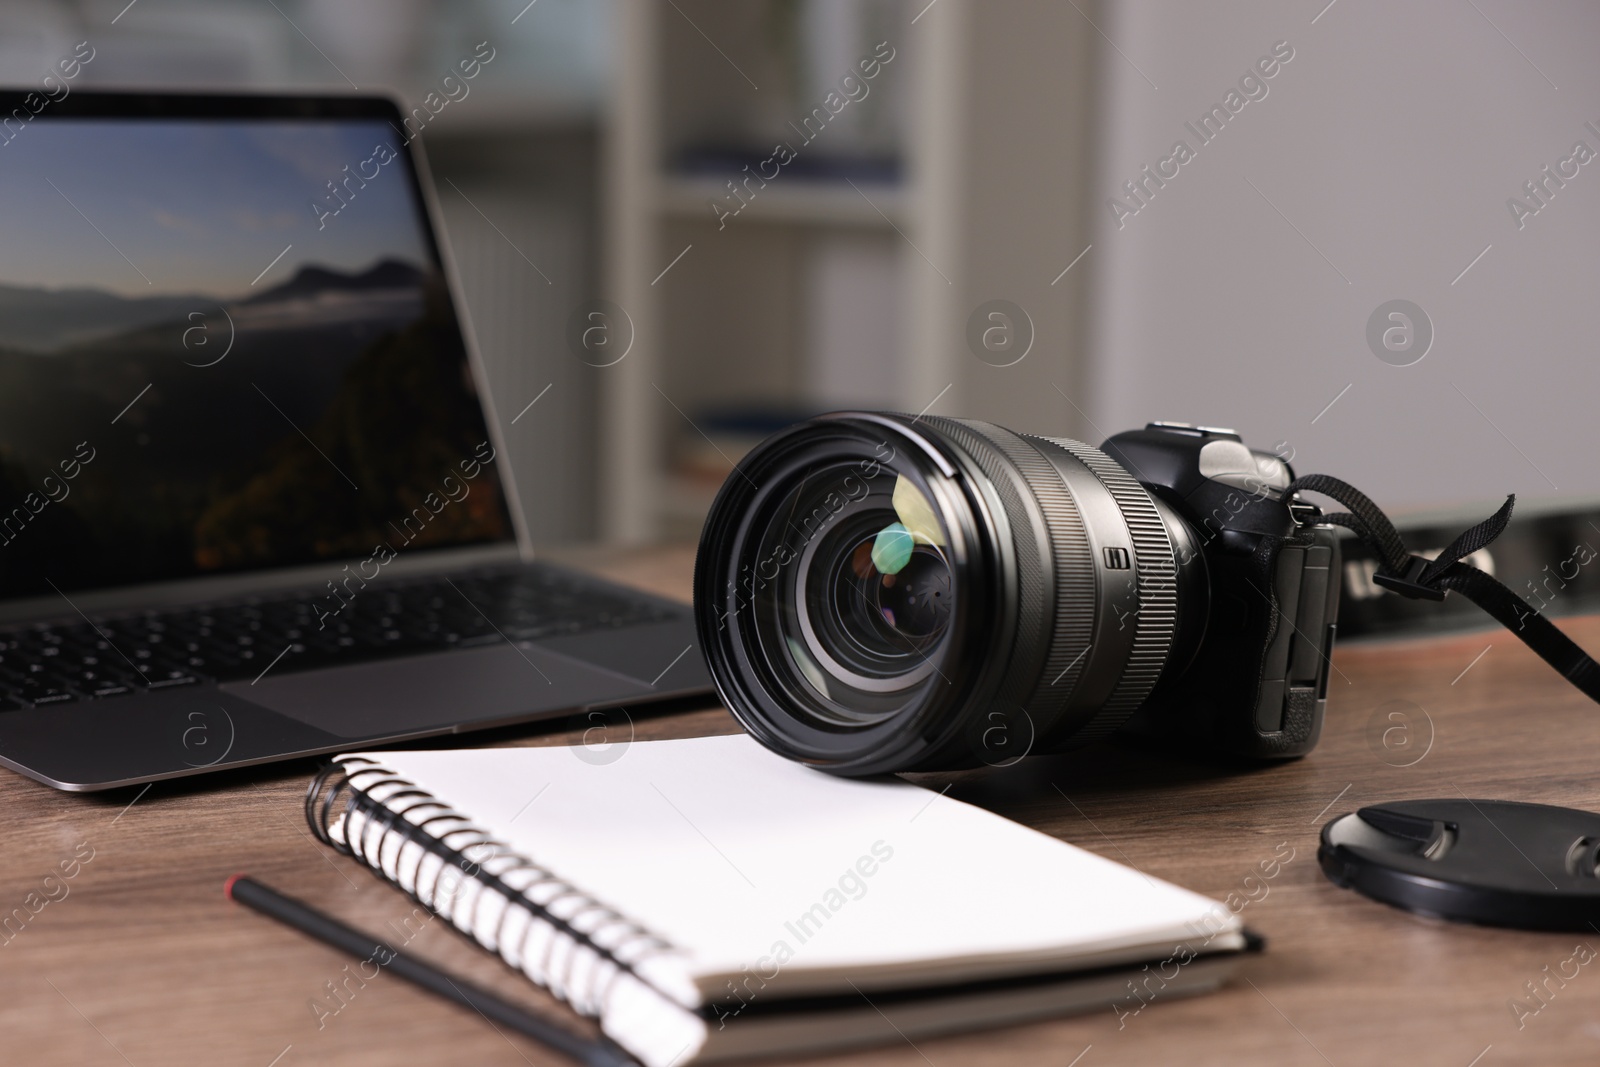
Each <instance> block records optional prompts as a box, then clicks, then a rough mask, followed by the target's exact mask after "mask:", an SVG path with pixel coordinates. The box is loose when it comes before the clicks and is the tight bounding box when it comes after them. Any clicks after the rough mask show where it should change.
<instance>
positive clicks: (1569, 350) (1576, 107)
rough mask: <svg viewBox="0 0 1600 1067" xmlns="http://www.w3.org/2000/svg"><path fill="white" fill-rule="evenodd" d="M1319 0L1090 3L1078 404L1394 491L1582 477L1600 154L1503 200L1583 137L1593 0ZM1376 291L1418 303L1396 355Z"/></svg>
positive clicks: (1597, 382) (1400, 499) (1449, 497)
mask: <svg viewBox="0 0 1600 1067" xmlns="http://www.w3.org/2000/svg"><path fill="white" fill-rule="evenodd" d="M1326 2H1327V0H1296V2H1294V3H1283V2H1281V0H1280V2H1274V3H1269V2H1265V0H1252V2H1234V3H1228V4H1226V5H1223V4H1212V3H1207V4H1203V5H1202V4H1194V3H1187V2H1184V3H1179V2H1168V3H1160V2H1154V0H1138V2H1132V3H1124V4H1108V5H1106V8H1105V9H1104V11H1103V17H1102V19H1101V21H1100V28H1101V29H1102V30H1104V32H1105V34H1106V36H1107V37H1108V38H1109V39H1110V41H1112V42H1114V44H1115V48H1116V49H1120V53H1121V54H1119V52H1118V51H1116V50H1114V49H1112V48H1111V47H1109V46H1105V45H1104V42H1102V47H1103V55H1102V56H1101V58H1100V73H1101V84H1102V86H1103V87H1104V89H1105V96H1104V97H1103V106H1102V113H1101V121H1102V127H1101V141H1100V156H1099V160H1098V173H1097V176H1096V178H1095V189H1094V195H1095V198H1096V201H1097V203H1098V204H1099V205H1100V208H1099V214H1098V216H1097V218H1098V220H1099V221H1098V222H1097V223H1096V227H1097V232H1096V233H1095V236H1094V250H1093V251H1092V252H1091V253H1090V256H1091V257H1093V260H1092V261H1090V260H1086V261H1085V265H1086V266H1087V265H1090V264H1091V262H1092V266H1093V269H1094V273H1095V282H1094V289H1093V292H1094V296H1093V299H1092V300H1091V301H1090V304H1091V308H1092V312H1091V314H1092V323H1091V338H1092V341H1091V345H1090V357H1091V358H1090V368H1091V377H1092V382H1093V388H1092V394H1091V395H1092V407H1091V409H1090V412H1089V413H1090V415H1091V416H1092V417H1093V419H1094V421H1095V423H1096V424H1097V425H1098V426H1099V427H1101V428H1102V429H1104V430H1105V431H1107V432H1114V431H1115V430H1117V429H1120V428H1123V427H1127V426H1133V425H1141V424H1143V423H1144V422H1146V421H1148V420H1150V419H1158V418H1159V419H1180V420H1185V421H1191V422H1201V423H1210V424H1218V425H1231V426H1235V427H1237V428H1238V429H1240V430H1241V431H1243V432H1245V433H1246V435H1247V436H1246V439H1247V440H1248V441H1250V442H1251V443H1252V444H1255V445H1256V447H1270V446H1272V445H1273V444H1274V443H1275V442H1278V441H1287V442H1289V443H1290V444H1291V445H1292V447H1293V448H1294V449H1295V451H1296V454H1297V458H1296V461H1295V465H1296V467H1297V469H1298V470H1299V471H1300V472H1301V473H1308V472H1311V471H1319V472H1325V473H1330V474H1336V475H1338V476H1340V477H1343V478H1345V479H1346V480H1348V481H1350V482H1352V483H1354V484H1355V485H1357V486H1359V487H1362V488H1364V489H1366V490H1368V491H1369V492H1370V493H1371V494H1372V495H1373V496H1375V497H1376V498H1377V499H1378V501H1379V502H1380V503H1381V504H1384V505H1386V506H1390V507H1396V508H1401V507H1410V506H1417V505H1424V504H1440V503H1446V502H1454V501H1463V500H1480V499H1487V498H1491V497H1494V496H1496V495H1497V494H1500V493H1504V492H1509V491H1515V492H1517V493H1519V494H1526V495H1528V496H1530V497H1533V496H1549V495H1554V494H1556V493H1557V488H1556V487H1559V492H1560V493H1561V494H1567V493H1591V494H1592V493H1595V492H1597V491H1600V465H1597V464H1596V463H1595V462H1594V458H1595V452H1596V448H1595V444H1596V441H1597V439H1600V429H1597V426H1596V420H1595V418H1594V412H1595V407H1596V403H1595V401H1596V398H1597V396H1600V360H1597V359H1596V358H1595V352H1596V348H1597V344H1596V342H1597V338H1600V246H1597V244H1596V241H1595V238H1596V237H1597V235H1600V158H1597V159H1596V160H1595V161H1594V162H1592V163H1590V164H1589V165H1588V166H1584V167H1582V168H1581V169H1580V170H1579V172H1578V175H1577V177H1575V178H1572V179H1571V180H1569V181H1568V182H1567V185H1566V187H1565V188H1563V189H1561V190H1559V191H1558V192H1557V193H1556V194H1555V195H1554V196H1553V197H1552V198H1551V200H1550V202H1549V204H1548V205H1547V206H1546V207H1544V208H1543V209H1542V210H1540V211H1539V213H1538V214H1537V216H1535V217H1532V218H1529V219H1526V220H1525V225H1524V226H1523V228H1522V229H1521V230H1519V229H1518V225H1517V221H1516V220H1515V219H1514V218H1513V216H1512V214H1511V212H1510V211H1509V210H1508V208H1507V206H1506V201H1507V198H1509V197H1512V196H1514V195H1519V194H1521V192H1522V185H1523V183H1524V182H1527V181H1529V180H1531V179H1534V178H1537V177H1539V176H1540V168H1541V167H1542V166H1544V165H1545V164H1549V165H1550V166H1551V167H1552V168H1554V167H1555V166H1556V164H1557V161H1558V160H1560V159H1562V158H1563V157H1566V156H1567V155H1568V154H1569V152H1570V151H1571V149H1572V146H1573V144H1574V142H1576V141H1579V140H1582V141H1584V142H1586V143H1587V145H1588V147H1589V148H1591V149H1594V150H1595V151H1596V152H1600V134H1597V133H1596V132H1594V131H1592V130H1589V129H1587V128H1585V126H1584V123H1585V122H1586V121H1592V122H1593V123H1594V125H1595V127H1596V128H1597V129H1600V64H1597V63H1596V62H1595V53H1596V49H1597V48H1600V6H1596V5H1592V4H1589V5H1585V4H1579V3H1560V4H1558V3H1544V2H1541V3H1514V2H1512V0H1470V2H1469V0H1461V2H1459V3H1457V2H1450V3H1443V2H1430V3H1405V4H1398V3H1393V2H1380V0H1337V2H1336V3H1334V4H1333V5H1332V7H1331V8H1328V9H1327V10H1325V11H1324V10H1323V8H1324V5H1325V4H1326ZM1474 4H1476V7H1474ZM1319 12H1321V14H1320V16H1319ZM1313 19H1315V20H1316V21H1315V23H1314V24H1313ZM1490 20H1492V22H1493V25H1491V22H1490ZM1495 27H1498V30H1497V29H1496V28H1495ZM1502 32H1503V34H1504V36H1502ZM1507 38H1509V41H1508V40H1507ZM1283 40H1287V41H1288V42H1289V44H1290V46H1291V47H1292V48H1293V50H1294V58H1293V59H1292V60H1291V61H1289V62H1288V63H1287V64H1284V65H1283V66H1282V68H1281V70H1279V72H1278V73H1277V74H1276V76H1275V77H1273V78H1272V79H1271V80H1270V81H1268V82H1267V83H1266V85H1267V89H1268V94H1267V96H1266V97H1264V98H1263V99H1260V100H1257V101H1254V102H1250V103H1248V104H1246V105H1245V107H1244V108H1243V109H1242V110H1241V111H1240V112H1239V114H1237V115H1236V116H1234V117H1233V119H1232V120H1231V121H1230V122H1229V123H1228V124H1227V126H1226V128H1225V129H1224V130H1223V132H1222V133H1221V134H1220V135H1219V136H1218V137H1217V138H1216V139H1215V140H1213V141H1212V142H1211V143H1210V144H1207V145H1205V146H1203V147H1198V151H1197V152H1196V155H1195V158H1194V159H1193V160H1192V161H1191V162H1190V163H1188V164H1187V165H1183V166H1181V167H1180V168H1179V171H1178V176H1177V177H1176V178H1173V179H1170V180H1169V181H1168V183H1167V185H1166V187H1165V188H1163V189H1160V190H1158V191H1157V192H1156V193H1155V195H1154V197H1152V198H1151V199H1150V200H1149V201H1148V203H1147V205H1146V206H1144V207H1142V208H1141V209H1140V210H1139V212H1138V214H1137V215H1135V216H1132V217H1128V218H1125V219H1123V220H1122V222H1123V225H1122V226H1121V228H1120V229H1119V228H1118V224H1117V222H1116V220H1115V219H1114V217H1113V214H1112V212H1111V211H1110V210H1109V209H1108V208H1107V207H1106V206H1105V202H1106V200H1107V199H1108V198H1109V197H1111V196H1112V195H1117V194H1120V193H1121V188H1120V187H1121V184H1122V183H1123V182H1124V181H1126V180H1129V179H1132V178H1134V177H1136V176H1137V175H1138V172H1139V170H1140V168H1141V167H1143V166H1144V165H1146V164H1150V165H1152V167H1154V165H1155V164H1156V162H1157V160H1159V159H1161V158H1163V157H1166V156H1167V155H1168V154H1169V153H1170V151H1171V148H1172V145H1173V142H1174V141H1175V140H1178V139H1179V138H1182V139H1184V140H1186V141H1188V142H1189V144H1190V146H1191V147H1196V146H1198V145H1199V141H1198V139H1197V138H1196V137H1195V136H1194V135H1193V134H1192V133H1190V132H1189V131H1188V130H1187V129H1185V128H1184V123H1185V121H1196V120H1197V119H1198V118H1199V116H1201V115H1202V114H1203V113H1205V112H1206V111H1207V110H1209V108H1210V106H1211V105H1212V104H1214V103H1220V102H1222V98H1223V94H1224V93H1225V92H1227V91H1228V90H1229V89H1230V88H1232V87H1234V86H1235V83H1236V82H1237V81H1238V79H1239V78H1240V76H1241V75H1242V74H1243V73H1244V72H1245V71H1246V70H1247V69H1248V68H1249V67H1250V66H1251V64H1253V63H1254V62H1255V61H1256V59H1257V58H1258V57H1260V56H1263V55H1266V54H1267V53H1269V52H1270V51H1271V49H1272V46H1273V44H1274V43H1275V42H1278V41H1283ZM1511 42H1515V43H1514V44H1513V43H1511ZM1519 50H1520V54H1519ZM1135 67H1137V69H1135ZM1250 183H1254V185H1255V186H1256V188H1252V186H1251V184H1250ZM1257 189H1259V192H1258V191H1257ZM1268 199H1270V201H1271V203H1270V204H1269V203H1268ZM1274 205H1275V207H1274ZM1279 212H1281V213H1282V214H1281V215H1280V214H1279ZM1285 217H1286V218H1285ZM1296 228H1298V230H1299V231H1300V232H1296ZM1490 245H1492V247H1491V248H1490V249H1489V251H1488V252H1487V254H1485V255H1484V256H1483V258H1482V259H1481V260H1479V261H1478V262H1477V263H1476V265H1475V266H1473V267H1472V268H1471V270H1469V271H1467V273H1466V274H1465V276H1464V277H1461V278H1460V280H1459V281H1455V282H1454V284H1452V280H1453V279H1456V278H1457V276H1458V275H1460V274H1461V272H1462V270H1463V269H1464V268H1466V267H1467V265H1468V264H1469V263H1471V262H1472V261H1473V259H1474V257H1476V256H1478V255H1479V253H1480V252H1482V251H1483V250H1484V248H1485V246H1490ZM1313 246H1315V247H1313ZM1341 275H1342V276H1341ZM1394 298H1403V299H1407V300H1411V301H1413V302H1415V303H1416V304H1418V305H1419V306H1420V307H1421V308H1422V309H1423V310H1424V311H1425V312H1426V313H1427V315H1428V316H1429V317H1430V318H1431V320H1432V323H1433V326H1434V333H1435V336H1434V340H1433V344H1432V348H1431V350H1430V351H1429V352H1428V354H1427V355H1426V357H1425V358H1423V359H1422V360H1421V361H1420V362H1418V363H1416V364H1414V365H1412V366H1407V367H1396V366H1390V365H1388V364H1386V363H1384V362H1382V361H1380V360H1379V359H1378V358H1377V357H1376V356H1375V355H1374V354H1373V352H1372V351H1371V350H1370V349H1369V347H1368V344H1367V341H1366V338H1365V333H1366V326H1367V320H1368V317H1369V315H1370V314H1371V313H1372V312H1373V311H1374V309H1376V308H1377V307H1378V306H1379V305H1380V304H1382V303H1384V302H1385V301H1388V300H1390V299H1394ZM1347 385H1348V386H1349V387H1350V388H1349V390H1348V392H1345V393H1344V395H1343V396H1342V397H1340V399H1339V400H1338V402H1337V403H1335V404H1334V405H1333V406H1332V408H1330V409H1328V410H1327V411H1326V413H1324V414H1321V415H1320V417H1318V416H1319V413H1322V412H1323V409H1324V408H1325V407H1326V405H1328V403H1329V402H1330V401H1332V400H1333V399H1334V397H1335V396H1337V395H1338V394H1339V393H1340V391H1341V390H1344V389H1345V387H1346V386H1347ZM1474 405H1476V408H1477V409H1481V410H1475V408H1474Z"/></svg>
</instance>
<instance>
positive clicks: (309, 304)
mask: <svg viewBox="0 0 1600 1067" xmlns="http://www.w3.org/2000/svg"><path fill="white" fill-rule="evenodd" d="M407 117H408V116H403V115H402V114H401V112H400V111H399V110H398V109H397V107H396V106H395V105H394V104H393V103H392V102H391V101H389V100H387V99H382V98H376V97H322V96H316V97H312V96H214V95H208V96H199V95H180V94H147V93H138V94H118V93H95V92H88V91H73V92H71V93H70V94H69V95H66V96H64V97H61V98H60V99H55V100H52V99H48V98H45V97H43V96H41V95H39V94H35V93H24V92H15V93H0V203H4V204H5V210H4V211H3V212H0V764H3V765H4V766H6V767H8V768H10V769H12V770H14V771H18V772H20V773H22V774H25V775H27V776H28V777H30V778H34V779H36V780H38V781H40V782H43V783H45V784H46V785H50V786H54V787H55V788H58V789H66V790H98V789H108V788H112V787H115V786H125V785H132V784H138V783H144V782H152V781H156V780H160V779H166V778H175V777H179V776H184V775H195V774H202V773H208V772H214V771H218V770H221V769H223V768H232V767H240V766H244V765H248V764H259V763H264V762H268V761H272V760H282V759H289V758H293V757H301V756H309V755H314V754H318V753H326V752H332V751H335V750H343V749H352V748H360V747H363V746H368V745H377V744H390V743H392V742H397V741H403V740H408V739H413V738H423V737H429V736H437V735H444V734H453V733H459V732H462V731H467V730H476V729H482V728H485V727H491V726H502V725H506V724H511V723H522V722H531V721H536V720H544V719H551V718H555V719H562V720H565V721H566V722H567V723H568V724H570V725H573V726H579V725H582V726H584V727H585V728H586V729H587V728H588V727H592V726H594V725H599V724H601V723H606V724H609V725H611V726H614V727H615V729H608V730H606V731H604V733H605V734H606V736H607V737H608V738H609V739H611V740H612V741H619V740H626V736H627V726H626V721H631V720H630V719H629V717H628V716H627V714H626V710H627V709H632V708H637V707H642V706H644V705H646V704H649V703H654V702H659V701H667V700H678V699H682V698H685V697H691V696H703V695H705V694H708V693H709V692H711V682H710V678H709V676H708V674H707V672H706V668H705V665H704V661H703V659H702V656H701V654H700V652H699V650H698V648H697V647H696V645H695V634H694V628H693V623H692V618H691V615H690V613H689V610H688V609H687V608H686V607H684V606H683V605H681V604H677V603H674V602H671V601H667V600H663V599H659V598H656V597H652V596H648V595H646V594H644V593H641V592H637V591H634V590H631V589H627V588H623V587H620V586H616V585H612V584H608V583H606V582H603V581H600V580H598V579H596V578H593V577H589V576H585V575H583V574H581V573H578V572H575V571H570V570H565V569H562V568H560V567H556V566H553V565H549V564H546V563H543V562H537V561H534V560H533V558H532V550H531V547H530V543H529V538H528V534H527V530H526V524H525V521H524V519H523V513H522V510H521V507H520V506H519V502H518V500H517V498H516V488H515V482H514V481H513V480H512V478H511V476H510V472H509V470H508V469H507V453H508V451H509V449H508V447H507V435H508V434H509V433H514V432H515V431H514V428H512V427H503V426H500V425H498V424H497V422H496V419H495V414H494V409H493V407H492V405H490V404H489V403H488V402H487V395H486V392H485V384H484V377H483V370H482V367H481V365H480V362H479V360H478V358H477V355H476V353H475V352H474V349H473V345H472V341H471V334H470V331H469V329H468V327H467V322H466V316H465V313H464V311H463V309H462V305H461V302H460V300H459V296H458V293H457V291H456V285H455V283H454V280H453V275H452V271H451V267H450V259H449V255H448V250H447V248H446V247H445V246H444V244H443V243H442V242H441V241H440V240H439V239H438V236H437V234H438V229H437V224H436V221H435V215H434V207H433V198H432V195H431V189H430V186H429V184H428V175H427V168H426V167H425V166H424V164H423V159H422V153H421V148H420V145H419V144H418V143H417V142H416V141H415V140H414V139H413V134H414V132H415V125H416V124H415V122H412V123H408V122H407V121H406V119H407ZM533 358H540V357H539V356H538V355H535V356H534V357H533ZM543 358H563V357H561V356H559V355H549V354H545V355H544V356H543ZM552 462H559V457H555V458H553V459H552ZM530 503H536V502H530ZM616 709H622V710H616ZM595 736H596V737H597V738H598V735H595ZM597 751H603V748H602V749H598V750H597Z"/></svg>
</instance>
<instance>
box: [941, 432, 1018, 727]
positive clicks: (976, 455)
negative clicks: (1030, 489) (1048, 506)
mask: <svg viewBox="0 0 1600 1067" xmlns="http://www.w3.org/2000/svg"><path fill="white" fill-rule="evenodd" d="M922 421H923V422H925V423H927V424H929V426H931V427H932V428H934V429H937V430H938V431H939V432H940V433H943V434H944V435H945V436H947V437H948V438H949V439H950V440H952V441H954V442H955V443H956V444H957V445H958V446H960V448H961V449H962V450H963V451H965V452H966V453H967V454H968V455H969V456H971V457H972V459H973V461H974V462H976V463H977V464H978V469H980V470H981V471H983V473H984V477H986V478H988V479H989V482H990V484H992V485H993V486H994V489H995V492H996V493H997V494H998V495H999V497H1000V504H1001V507H1002V508H1004V510H1005V513H1006V524H1007V525H1008V526H1010V527H1011V536H1012V541H1013V545H1014V547H1015V550H1016V557H1017V577H1018V581H1017V606H1018V608H1019V611H1018V618H1017V631H1016V639H1015V641H1014V642H1013V644H1012V647H1013V649H1014V651H1013V653H1012V655H1013V664H1012V669H1011V670H1010V671H1009V672H1008V677H1007V679H1006V684H1005V687H1004V689H1002V690H1001V692H1000V694H999V695H1000V697H1001V699H1003V700H1005V701H1006V702H1007V703H1009V704H1011V705H1012V706H1014V707H1022V706H1023V701H1025V700H1026V699H1027V698H1028V693H1029V691H1030V687H1031V685H1032V681H1033V677H1034V676H1035V675H1036V674H1037V673H1038V671H1039V669H1040V668H1038V667H1036V666H1035V667H1032V668H1030V667H1029V666H1028V663H1027V657H1028V656H1029V655H1030V654H1031V655H1033V657H1034V661H1035V663H1037V662H1038V660H1039V658H1041V654H1042V644H1043V641H1044V640H1045V639H1046V637H1047V636H1048V635H1047V634H1046V633H1045V630H1044V627H1043V625H1042V621H1043V619H1044V618H1045V610H1046V609H1045V581H1046V578H1047V576H1046V575H1045V574H1044V573H1043V572H1042V570H1041V568H1040V562H1039V561H1040V548H1039V543H1038V540H1037V539H1036V537H1035V535H1034V529H1033V523H1031V522H1029V521H1028V510H1027V505H1026V504H1024V503H1023V501H1022V498H1021V497H1020V496H1019V495H1018V494H1017V490H1016V488H1015V486H1014V484H1013V482H1012V480H1011V478H1008V477H1006V473H1005V472H1004V471H1003V470H1001V469H1000V466H999V464H998V463H997V458H998V457H996V455H995V452H996V450H997V449H999V448H1000V446H999V445H997V444H996V443H995V442H993V441H991V440H990V438H989V437H988V435H983V436H979V435H978V434H977V432H976V431H975V430H974V429H973V428H972V427H969V426H968V425H967V424H966V423H964V422H958V421H956V420H955V419H946V418H941V417H939V416H934V415H925V416H923V417H922ZM1001 454H1002V455H1003V454H1004V452H1003V451H1002V453H1001ZM1018 659H1021V660H1022V662H1020V663H1019V662H1017V660H1018Z"/></svg>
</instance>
